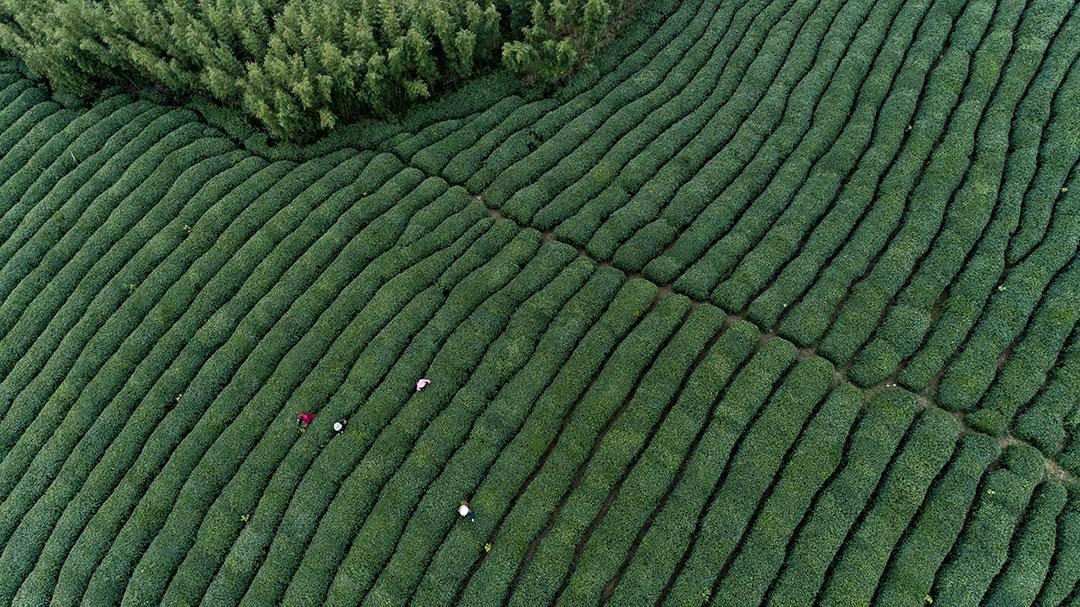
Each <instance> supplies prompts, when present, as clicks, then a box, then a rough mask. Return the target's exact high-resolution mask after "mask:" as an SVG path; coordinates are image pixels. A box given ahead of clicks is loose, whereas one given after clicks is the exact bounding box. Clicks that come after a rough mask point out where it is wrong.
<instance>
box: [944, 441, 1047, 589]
mask: <svg viewBox="0 0 1080 607" xmlns="http://www.w3.org/2000/svg"><path fill="white" fill-rule="evenodd" d="M1002 460H1003V464H1004V467H1003V468H1001V469H999V470H996V471H994V472H992V473H990V475H989V476H987V478H986V482H985V483H983V484H982V485H981V486H980V488H979V489H980V490H979V496H978V501H977V503H976V505H975V508H974V510H972V512H971V514H970V515H969V517H968V521H967V523H966V525H965V528H964V532H963V534H962V535H961V536H960V539H959V540H958V541H957V544H956V545H955V546H954V547H953V549H952V552H951V553H950V554H949V558H948V559H946V561H945V564H944V565H942V567H941V570H940V571H939V572H938V574H937V578H936V579H935V580H934V586H933V588H932V589H931V591H930V592H929V593H928V595H929V596H930V597H931V598H932V599H933V600H934V601H935V602H941V603H945V604H947V605H973V604H980V603H981V602H982V601H983V600H984V598H986V597H985V595H986V593H987V591H988V590H990V589H991V583H992V582H993V580H994V579H995V578H996V577H997V576H998V572H999V571H1000V570H1001V567H1002V565H1004V564H1005V561H1006V557H1007V556H1008V554H1009V546H1010V544H1011V541H1012V538H1013V532H1014V527H1015V526H1016V525H1018V524H1019V520H1020V518H1021V515H1022V514H1023V512H1024V509H1025V508H1026V507H1027V505H1028V501H1029V500H1030V498H1031V493H1032V491H1033V490H1034V489H1035V485H1036V484H1037V483H1038V482H1039V481H1040V480H1041V479H1042V477H1043V474H1044V470H1043V463H1042V458H1041V457H1039V453H1038V451H1036V450H1035V449H1032V448H1031V447H1027V446H1024V445H1014V446H1011V447H1009V448H1008V449H1006V450H1005V452H1004V454H1003V457H1002Z"/></svg>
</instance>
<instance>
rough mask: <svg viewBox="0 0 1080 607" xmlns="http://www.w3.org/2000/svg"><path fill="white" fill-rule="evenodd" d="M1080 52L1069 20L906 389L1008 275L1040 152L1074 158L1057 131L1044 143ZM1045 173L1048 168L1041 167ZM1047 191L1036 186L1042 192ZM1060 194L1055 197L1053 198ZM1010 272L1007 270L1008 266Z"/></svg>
mask: <svg viewBox="0 0 1080 607" xmlns="http://www.w3.org/2000/svg"><path fill="white" fill-rule="evenodd" d="M1077 48H1080V22H1077V20H1076V19H1067V20H1066V21H1065V23H1064V24H1062V26H1061V29H1060V30H1059V33H1058V34H1057V35H1056V37H1055V39H1054V42H1053V43H1052V44H1051V45H1050V46H1049V48H1048V49H1047V52H1046V55H1045V56H1044V58H1043V67H1042V69H1041V71H1040V75H1039V77H1037V78H1035V79H1034V80H1032V82H1031V84H1030V86H1029V88H1028V91H1027V93H1026V94H1025V96H1024V98H1023V100H1022V101H1021V102H1020V104H1019V105H1018V106H1017V110H1016V115H1015V117H1014V120H1013V128H1012V130H1011V131H1010V139H1011V141H1012V143H1011V145H1012V147H1013V149H1014V151H1013V153H1011V154H1009V156H1008V159H1007V160H1006V165H1005V172H1004V182H1003V183H1002V186H1001V190H1000V196H999V199H998V201H997V204H996V208H995V218H994V219H993V220H992V221H991V223H990V225H989V226H988V227H987V230H986V233H985V234H984V235H983V236H982V238H981V240H980V241H979V243H978V245H977V246H976V248H975V251H974V253H973V255H972V257H971V259H970V260H969V261H968V262H967V264H966V267H965V268H964V269H963V271H962V272H961V273H960V275H959V278H958V280H957V281H956V282H955V283H954V284H953V285H951V286H950V287H949V291H948V293H947V295H946V297H945V298H944V299H943V300H941V301H939V303H938V308H939V313H940V317H939V318H938V319H937V321H936V322H935V325H934V327H933V329H932V330H931V332H930V334H929V335H928V336H927V337H926V338H924V339H925V344H924V345H922V346H921V349H920V350H919V352H918V353H917V354H915V356H914V357H912V358H911V359H909V360H908V361H907V366H906V367H905V368H904V370H903V371H902V372H901V374H900V380H901V381H902V382H903V383H904V385H906V386H908V387H910V388H912V389H915V390H922V389H923V388H925V387H926V386H928V385H929V384H930V383H931V381H932V380H933V378H934V376H935V375H936V374H937V373H938V372H939V371H940V369H941V368H942V367H944V366H945V364H946V363H947V362H948V360H949V358H950V357H951V356H952V353H953V352H954V351H955V349H956V348H959V347H960V345H961V344H962V343H963V340H964V339H965V338H966V337H967V335H968V332H969V331H970V330H971V328H972V327H973V326H974V325H975V323H976V322H977V321H978V319H979V316H980V314H981V312H982V310H983V308H984V306H985V305H986V301H987V300H988V299H989V298H990V296H991V295H992V294H993V292H994V288H995V286H997V282H996V281H997V280H1000V278H999V277H1003V276H1004V273H1005V272H1006V249H1007V247H1008V246H1009V242H1010V241H1011V239H1012V234H1013V232H1014V231H1015V230H1016V229H1017V226H1018V225H1019V221H1020V216H1021V215H1022V214H1023V208H1024V207H1026V206H1028V205H1027V203H1026V202H1025V201H1026V199H1027V198H1029V197H1030V196H1032V195H1034V194H1036V193H1037V192H1036V191H1035V190H1033V189H1030V188H1029V186H1030V184H1031V183H1032V180H1033V178H1034V179H1035V181H1036V182H1038V181H1043V179H1044V178H1043V177H1042V176H1040V177H1035V176H1036V169H1037V166H1036V165H1037V158H1038V156H1039V155H1040V154H1055V155H1056V154H1072V153H1074V152H1073V151H1072V148H1070V144H1069V142H1068V138H1067V137H1064V136H1062V135H1063V134H1061V133H1060V131H1059V132H1058V133H1059V134H1058V136H1056V137H1054V138H1053V139H1047V140H1044V139H1042V135H1043V133H1044V130H1045V127H1046V125H1047V124H1048V122H1049V120H1050V116H1051V113H1052V112H1069V111H1072V109H1071V108H1067V107H1065V106H1062V105H1061V102H1060V99H1061V98H1060V97H1058V91H1059V90H1060V89H1061V87H1060V86H1059V85H1060V84H1061V81H1062V79H1064V78H1065V77H1066V75H1067V74H1068V71H1069V69H1070V67H1071V65H1072V57H1075V54H1076V49H1077ZM1042 170H1043V171H1047V170H1049V168H1048V167H1044V168H1043V169H1042ZM1044 192H1045V190H1044V189H1041V188H1040V192H1038V193H1044ZM1061 193H1062V192H1057V193H1054V194H1053V195H1054V196H1055V197H1057V196H1059V195H1060V194H1061ZM1010 269H1011V267H1010Z"/></svg>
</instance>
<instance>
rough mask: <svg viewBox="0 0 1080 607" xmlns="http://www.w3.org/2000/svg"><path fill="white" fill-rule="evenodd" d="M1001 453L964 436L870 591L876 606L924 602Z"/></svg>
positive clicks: (977, 437) (983, 440)
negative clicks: (983, 480) (977, 493)
mask: <svg viewBox="0 0 1080 607" xmlns="http://www.w3.org/2000/svg"><path fill="white" fill-rule="evenodd" d="M1000 451H1001V448H1000V447H999V446H998V444H997V441H995V440H993V439H992V438H990V437H989V436H986V435H985V434H978V433H975V434H969V435H967V436H965V437H964V438H962V439H961V440H960V445H959V446H958V447H957V448H956V451H955V452H954V453H953V457H952V460H951V461H950V462H949V463H948V464H947V466H946V468H945V471H944V472H943V473H942V474H941V476H939V477H938V479H937V480H935V481H934V485H933V486H932V487H931V488H930V493H929V494H928V496H927V498H926V500H925V501H924V502H923V505H922V507H921V508H920V511H919V513H918V514H917V515H916V518H915V520H914V522H913V524H911V525H909V526H908V529H907V530H906V531H905V532H904V536H903V538H902V539H901V541H900V543H899V544H897V546H896V548H895V549H894V551H893V554H892V555H891V556H890V557H889V566H888V567H887V568H886V569H885V571H884V573H883V574H882V577H881V582H880V583H879V584H878V586H877V589H876V590H875V591H874V600H875V602H880V603H881V604H883V605H920V604H922V603H924V602H925V599H924V597H926V596H929V595H928V593H929V592H930V587H931V586H932V585H933V583H934V576H935V574H936V573H937V570H938V568H939V567H941V563H942V562H943V561H944V560H945V558H946V557H947V556H948V555H949V551H950V549H951V548H952V545H953V543H954V542H956V538H957V537H959V535H960V531H961V529H962V528H963V526H964V521H965V518H966V517H967V515H968V512H969V510H970V509H971V504H972V502H973V501H974V500H975V498H976V492H977V491H978V488H979V482H980V479H982V478H983V475H984V474H985V471H986V470H987V467H988V466H990V464H991V463H992V462H993V461H994V460H995V459H997V456H998V454H999V453H1000Z"/></svg>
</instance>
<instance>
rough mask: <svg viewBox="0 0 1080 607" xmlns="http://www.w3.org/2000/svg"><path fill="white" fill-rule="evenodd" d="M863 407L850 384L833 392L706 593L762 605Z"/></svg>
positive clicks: (834, 469)
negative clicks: (787, 546) (799, 528)
mask: <svg viewBox="0 0 1080 607" xmlns="http://www.w3.org/2000/svg"><path fill="white" fill-rule="evenodd" d="M862 407H863V400H862V395H861V394H860V393H859V391H858V390H856V389H855V388H854V387H852V386H851V385H850V384H839V385H838V386H837V387H836V388H834V389H833V391H832V392H831V393H830V394H829V398H828V400H826V401H825V403H824V404H823V405H822V406H821V409H820V411H819V412H818V413H817V415H815V416H814V418H813V419H812V420H811V421H810V423H809V424H808V425H807V426H806V428H805V429H804V430H803V431H802V434H801V436H800V438H799V442H798V444H797V446H796V447H795V450H794V452H793V453H792V454H791V458H790V460H789V463H788V465H786V466H785V467H784V469H783V472H782V474H781V476H780V477H779V479H778V480H777V481H776V484H775V486H774V487H773V488H772V491H771V493H770V494H769V496H768V501H766V502H765V503H764V504H763V505H762V506H761V507H760V509H759V510H758V511H757V512H755V514H754V521H753V524H752V526H750V527H748V529H747V531H746V534H745V535H744V537H743V538H742V539H740V543H739V546H738V550H737V552H733V553H732V554H731V556H730V557H729V567H728V568H727V569H726V571H725V570H723V569H722V570H721V573H720V575H718V576H717V581H716V583H715V585H714V588H715V590H712V591H711V593H710V594H712V595H715V596H718V597H724V600H729V601H733V602H745V603H754V602H758V601H761V599H762V598H763V597H764V594H765V591H766V590H767V589H768V587H769V584H770V582H771V581H772V579H773V577H775V576H776V573H777V571H778V570H779V569H780V566H781V565H782V564H783V558H784V550H785V548H786V545H787V542H788V541H790V540H791V537H792V534H793V533H794V532H795V530H796V529H797V528H798V526H799V522H800V521H801V520H802V519H803V517H804V516H806V514H807V508H808V507H809V506H810V504H811V502H812V500H813V497H814V495H815V494H816V493H817V492H818V491H819V490H820V489H821V487H822V486H823V485H824V484H825V482H826V481H828V479H829V478H830V476H831V475H832V474H833V473H834V472H835V471H836V468H837V466H838V465H839V464H840V462H841V461H842V458H843V452H844V448H845V445H846V444H847V442H848V440H849V438H848V437H849V436H851V435H850V434H849V430H850V429H851V426H852V424H853V423H854V422H855V420H856V418H857V417H858V416H859V414H860V412H861V409H862ZM745 603H744V604H745Z"/></svg>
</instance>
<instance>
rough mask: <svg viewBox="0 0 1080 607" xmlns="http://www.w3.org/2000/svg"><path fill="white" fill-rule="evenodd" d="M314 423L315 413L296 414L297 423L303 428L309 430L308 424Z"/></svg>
mask: <svg viewBox="0 0 1080 607" xmlns="http://www.w3.org/2000/svg"><path fill="white" fill-rule="evenodd" d="M313 421H315V414H314V413H297V414H296V423H297V424H298V425H299V426H300V427H301V428H307V427H308V424H310V423H311V422H313Z"/></svg>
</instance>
